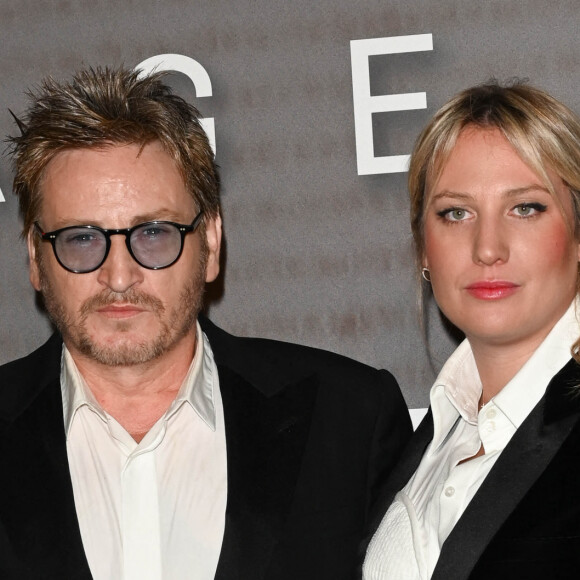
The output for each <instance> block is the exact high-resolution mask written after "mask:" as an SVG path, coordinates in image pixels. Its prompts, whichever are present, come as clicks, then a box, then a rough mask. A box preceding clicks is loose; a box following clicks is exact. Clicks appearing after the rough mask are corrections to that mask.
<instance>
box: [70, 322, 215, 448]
mask: <svg viewBox="0 0 580 580" xmlns="http://www.w3.org/2000/svg"><path fill="white" fill-rule="evenodd" d="M196 337H197V340H196V344H197V346H196V349H195V355H194V357H193V360H192V361H191V365H190V367H189V370H188V371H187V374H186V376H185V378H184V379H183V382H182V384H181V387H180V389H179V391H178V393H177V396H176V397H175V399H174V400H173V402H172V403H171V405H170V406H169V408H168V409H167V411H166V413H165V416H164V419H165V421H167V420H168V419H169V418H170V417H171V416H172V415H174V414H175V413H176V412H177V411H178V410H179V409H180V408H181V406H182V405H183V404H184V403H187V404H189V405H190V406H191V407H192V409H193V410H194V411H195V413H196V414H197V415H198V416H199V417H200V419H201V420H202V421H203V422H204V423H205V424H206V425H207V426H208V427H209V428H210V429H211V430H212V431H215V430H216V407H215V400H214V393H215V390H216V389H218V388H219V386H218V385H219V382H218V376H217V369H216V366H215V363H214V356H213V352H212V350H211V346H210V344H209V340H208V339H207V337H206V335H205V334H204V333H203V332H202V330H201V327H200V326H199V323H196ZM60 384H61V391H62V405H63V415H64V425H65V432H66V434H67V437H68V434H69V432H70V429H71V426H72V423H73V421H74V418H75V415H76V412H77V411H78V409H80V408H81V407H82V406H87V407H89V408H90V409H91V410H92V411H93V412H94V413H96V414H97V415H98V416H99V417H100V418H101V419H102V420H103V421H107V413H106V412H105V410H104V409H103V408H102V407H101V405H100V404H99V403H98V402H97V400H96V399H95V397H94V395H93V393H92V392H91V390H90V388H89V387H88V385H87V383H86V382H85V380H84V378H83V377H82V375H81V373H80V372H79V370H78V368H77V366H76V364H75V362H74V360H73V358H72V355H71V354H70V352H69V350H68V349H67V348H66V346H65V345H64V344H63V347H62V357H61V372H60Z"/></svg>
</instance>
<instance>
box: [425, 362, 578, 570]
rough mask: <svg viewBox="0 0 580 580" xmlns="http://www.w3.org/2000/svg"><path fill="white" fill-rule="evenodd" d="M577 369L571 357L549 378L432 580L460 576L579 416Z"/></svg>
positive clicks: (456, 530)
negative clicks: (575, 394)
mask: <svg viewBox="0 0 580 580" xmlns="http://www.w3.org/2000/svg"><path fill="white" fill-rule="evenodd" d="M579 382H580V372H579V367H578V365H577V364H576V363H575V362H574V361H573V360H572V361H570V362H569V363H568V364H567V365H566V366H565V367H564V368H563V369H562V371H560V372H559V373H558V374H557V375H556V376H555V377H554V378H553V379H552V381H551V382H550V384H549V386H548V389H547V391H546V395H545V397H544V398H543V399H542V400H541V401H540V402H539V403H538V405H537V406H536V407H535V409H534V410H533V411H532V412H531V413H530V415H529V416H528V417H527V419H526V420H525V421H524V423H523V424H522V425H521V426H520V428H519V429H518V430H517V432H516V433H515V435H514V436H513V438H512V439H511V441H510V442H509V444H508V446H507V447H506V448H505V450H504V451H503V452H502V454H501V455H500V457H499V458H498V460H497V462H496V463H495V465H494V466H493V468H492V470H491V471H490V473H489V475H488V476H487V477H486V479H485V481H484V482H483V483H482V485H481V487H480V488H479V490H478V492H477V493H476V494H475V496H474V498H473V500H472V501H471V502H470V504H469V505H468V506H467V509H466V510H465V512H464V513H463V515H462V516H461V518H460V519H459V521H458V522H457V524H456V526H455V527H454V529H453V531H452V532H451V534H450V535H449V537H448V538H447V540H446V541H445V543H444V544H443V547H442V550H441V555H440V557H439V561H438V562H437V566H436V567H435V570H434V572H433V576H432V580H463V579H466V578H468V577H469V575H470V574H471V571H472V570H473V568H474V566H475V564H476V563H477V561H478V559H479V558H480V556H481V555H482V553H483V552H484V550H485V548H486V547H487V546H488V544H489V543H490V542H491V540H492V538H493V537H494V536H495V534H496V533H497V532H498V530H499V529H500V527H501V526H502V525H503V523H504V522H505V521H506V519H507V518H508V517H509V515H510V514H511V513H512V511H513V510H514V509H515V507H516V506H517V505H518V503H519V502H520V501H521V499H522V498H523V497H524V495H525V494H526V493H527V491H528V490H529V489H530V487H531V486H532V485H533V484H534V482H535V481H536V480H537V479H538V477H539V476H540V475H541V474H542V472H543V471H544V470H545V468H546V466H547V465H548V464H549V463H550V461H551V460H552V458H553V457H554V455H555V454H556V453H557V451H558V450H559V449H560V447H561V445H562V443H563V442H564V440H565V439H566V437H568V435H569V434H570V432H571V431H572V428H573V426H574V425H575V424H576V422H577V421H578V416H579V412H580V409H579V407H580V400H579V398H578V397H575V398H574V397H572V396H571V393H570V387H572V386H574V385H578V384H579Z"/></svg>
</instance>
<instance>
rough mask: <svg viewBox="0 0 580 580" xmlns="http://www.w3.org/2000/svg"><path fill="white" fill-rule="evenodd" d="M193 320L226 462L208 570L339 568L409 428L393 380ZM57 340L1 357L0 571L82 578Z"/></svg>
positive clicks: (323, 572)
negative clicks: (207, 357)
mask: <svg viewBox="0 0 580 580" xmlns="http://www.w3.org/2000/svg"><path fill="white" fill-rule="evenodd" d="M202 324H203V328H204V331H205V332H206V333H207V335H208V337H209V340H210V344H211V346H212V349H213V351H214V355H215V359H216V364H217V367H218V375H219V381H220V389H221V393H222V399H223V404H224V415H225V425H226V442H227V460H228V500H227V508H226V526H225V533H224V540H223V545H222V551H221V554H220V559H219V564H218V570H217V574H216V578H217V579H219V580H259V579H264V580H265V579H272V580H283V579H288V580H290V579H292V580H297V579H301V580H302V579H309V578H312V579H313V580H314V579H317V580H320V579H324V578H328V580H331V579H332V580H337V579H340V578H344V579H347V578H350V577H351V576H352V570H353V568H354V567H355V565H356V552H357V544H358V542H359V541H360V538H361V536H362V533H363V530H364V522H365V517H366V515H367V513H368V509H369V505H370V503H371V501H372V500H373V498H374V494H375V492H376V490H377V489H378V484H379V481H380V480H381V479H382V478H383V476H385V474H386V473H387V472H388V471H389V470H390V468H391V466H392V464H393V463H394V461H395V460H396V459H397V457H398V456H399V452H400V450H401V448H402V446H403V444H404V443H405V442H406V440H407V438H408V436H409V435H410V433H411V427H410V421H409V417H408V413H407V409H406V407H405V406H404V402H403V399H402V397H401V394H400V391H399V389H398V387H397V384H396V382H395V380H394V379H393V378H392V376H391V375H390V374H389V373H387V372H386V371H376V370H374V369H370V368H369V367H366V366H364V365H362V364H359V363H356V362H354V361H351V360H349V359H346V358H344V357H340V356H338V355H334V354H331V353H327V352H323V351H318V350H315V349H310V348H306V347H300V346H297V345H292V344H286V343H280V342H275V341H270V340H261V339H245V338H236V337H233V336H231V335H228V334H227V333H225V332H223V331H221V330H220V329H218V328H217V327H215V326H214V325H213V324H212V323H210V322H209V321H207V320H203V321H202ZM61 347H62V342H61V339H60V337H59V336H57V335H55V336H53V337H52V338H51V339H50V340H49V341H48V342H47V343H46V344H45V345H44V346H42V347H41V348H40V349H38V350H37V351H35V352H34V353H32V354H30V355H29V356H27V357H26V358H24V359H21V360H18V361H14V362H12V363H9V364H7V365H4V366H3V367H0V377H1V378H0V461H1V465H2V467H1V470H0V578H2V579H3V580H8V579H10V580H12V579H14V580H27V579H35V580H39V579H51V580H52V579H54V580H77V579H78V580H81V579H89V578H91V574H90V571H89V567H88V564H87V560H86V557H85V553H84V550H83V546H82V541H81V536H80V530H79V524H78V520H77V516H76V512H75V505H74V498H73V491H72V484H71V478H70V472H69V467H68V460H67V454H66V441H65V433H64V423H63V412H62V397H61V390H60V380H59V379H60V353H61ZM186 578H187V575H184V580H185V579H186ZM111 580H114V579H111Z"/></svg>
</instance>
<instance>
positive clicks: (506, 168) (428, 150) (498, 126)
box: [363, 84, 580, 580]
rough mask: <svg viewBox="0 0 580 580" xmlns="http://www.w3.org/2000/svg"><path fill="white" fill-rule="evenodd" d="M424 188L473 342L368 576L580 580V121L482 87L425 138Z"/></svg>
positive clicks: (400, 479)
mask: <svg viewBox="0 0 580 580" xmlns="http://www.w3.org/2000/svg"><path fill="white" fill-rule="evenodd" d="M409 186H410V194H411V222H412V229H413V234H414V240H415V245H416V251H417V259H418V263H419V268H420V269H421V271H422V274H423V277H424V278H425V280H426V281H428V283H430V285H431V288H432V290H433V295H434V297H435V300H436V301H437V304H438V306H439V308H440V309H441V311H442V312H443V314H444V315H445V316H446V317H447V318H448V319H449V320H450V321H451V322H452V323H453V324H454V325H455V326H457V327H458V328H459V329H460V330H461V331H462V332H463V333H464V334H465V336H466V339H465V341H464V342H463V343H462V344H461V345H460V346H459V347H458V348H457V350H456V351H455V353H454V354H453V355H452V356H451V357H450V359H449V360H448V361H447V363H446V364H445V366H444V367H443V369H442V371H441V373H440V374H439V376H438V378H437V380H436V381H435V384H434V386H433V388H432V389H431V393H430V398H431V407H430V412H429V413H428V415H427V416H426V418H425V420H424V421H423V423H422V424H421V426H420V427H419V429H418V430H417V432H416V433H415V436H414V438H413V440H412V442H411V444H410V447H409V449H408V450H407V454H406V456H405V458H404V460H403V462H402V464H401V465H400V466H399V467H398V468H397V470H396V471H395V473H394V474H393V476H392V478H391V480H390V481H389V482H388V484H387V488H386V489H385V493H384V496H383V501H382V504H381V505H380V506H379V510H378V512H377V517H376V521H375V526H374V527H373V529H372V532H373V533H374V535H373V536H372V539H371V541H370V544H369V545H368V548H367V551H366V558H365V561H364V565H363V578H364V579H365V580H391V579H392V580H407V579H409V580H411V579H412V580H418V579H422V580H423V579H429V578H433V579H434V580H435V579H440V580H453V579H458V580H459V579H467V578H469V579H476V578H486V579H489V578H492V579H494V580H497V579H501V578H505V579H508V578H509V579H510V580H513V579H519V578H526V579H530V578H532V579H533V578H537V579H540V578H541V579H554V578H577V577H580V365H579V364H578V362H577V361H579V360H580V354H579V352H578V338H579V337H580V326H579V323H578V318H577V315H576V310H577V302H576V300H577V299H576V296H577V293H578V288H579V274H578V272H579V269H578V262H579V257H580V244H579V233H580V120H579V119H578V118H577V117H576V116H575V115H574V114H573V113H572V112H571V111H570V110H568V109H567V108H566V107H564V106H563V105H562V104H561V103H559V102H558V101H556V100H555V99H553V98H552V97H550V96H549V95H547V94H545V93H543V92H541V91H539V90H537V89H534V88H532V87H529V86H525V85H514V86H511V87H500V86H498V85H496V84H488V85H484V86H480V87H475V88H472V89H469V90H467V91H464V92H462V93H460V94H459V95H457V96H456V97H455V98H453V99H452V100H451V101H450V102H449V103H447V104H446V105H445V106H444V107H443V108H442V109H441V110H440V111H439V112H438V113H437V114H436V115H435V117H434V119H433V120H432V121H431V122H430V124H429V125H428V126H427V127H426V129H425V130H424V131H423V133H422V134H421V136H420V137H419V139H418V141H417V144H416V146H415V150H414V153H413V155H412V158H411V163H410V169H409Z"/></svg>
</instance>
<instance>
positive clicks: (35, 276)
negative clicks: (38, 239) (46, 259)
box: [26, 229, 40, 292]
mask: <svg viewBox="0 0 580 580" xmlns="http://www.w3.org/2000/svg"><path fill="white" fill-rule="evenodd" d="M26 244H27V246H28V259H29V264H28V276H29V278H30V283H31V284H32V286H33V288H34V289H35V290H36V291H37V292H40V272H39V269H38V256H37V255H36V244H35V243H34V231H33V230H32V229H31V230H30V231H29V232H28V235H27V236H26Z"/></svg>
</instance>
